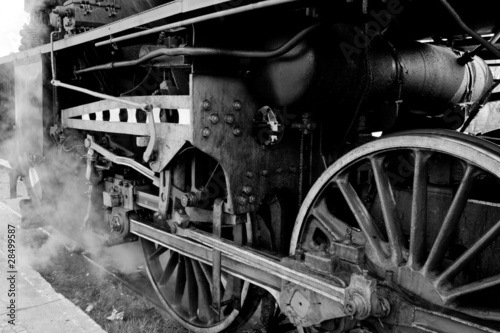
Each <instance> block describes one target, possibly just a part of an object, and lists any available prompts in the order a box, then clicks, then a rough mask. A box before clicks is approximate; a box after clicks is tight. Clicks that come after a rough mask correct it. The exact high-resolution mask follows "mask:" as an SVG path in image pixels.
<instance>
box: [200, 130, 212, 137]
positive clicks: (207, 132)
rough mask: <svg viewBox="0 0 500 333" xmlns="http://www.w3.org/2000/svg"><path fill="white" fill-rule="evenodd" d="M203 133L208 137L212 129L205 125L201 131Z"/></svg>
mask: <svg viewBox="0 0 500 333" xmlns="http://www.w3.org/2000/svg"><path fill="white" fill-rule="evenodd" d="M201 134H202V135H203V137H204V138H207V137H209V136H210V134H211V132H210V129H209V128H208V127H205V128H204V129H203V132H202V133H201Z"/></svg>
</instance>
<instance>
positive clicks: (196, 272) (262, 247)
mask: <svg viewBox="0 0 500 333" xmlns="http://www.w3.org/2000/svg"><path fill="white" fill-rule="evenodd" d="M25 6H26V8H27V9H29V10H30V11H31V21H30V24H29V25H27V26H25V27H24V29H23V31H22V32H21V34H22V36H23V40H22V47H21V49H22V51H21V52H19V53H16V54H13V55H10V56H7V57H4V58H0V69H1V71H2V73H3V76H4V78H5V79H4V81H5V84H3V85H2V90H3V91H4V92H8V93H4V94H2V95H1V97H2V100H3V103H7V101H8V100H9V101H10V100H11V99H13V100H14V105H15V120H16V142H15V146H16V151H17V157H18V161H19V165H20V169H21V171H22V173H23V174H24V176H25V177H24V181H25V183H26V186H27V189H28V192H29V195H30V200H31V206H32V207H33V209H34V210H35V211H36V212H37V214H40V215H42V216H43V217H44V218H45V219H46V220H47V221H49V222H50V223H52V224H54V225H55V226H57V227H58V228H59V229H61V230H62V231H63V232H65V233H67V234H69V235H71V236H72V237H74V238H77V239H78V240H80V241H81V242H85V241H86V240H88V237H89V236H88V235H89V234H91V235H92V237H93V239H97V240H99V242H100V243H101V244H103V245H105V246H116V245H118V244H123V243H127V242H136V241H138V242H140V244H141V246H142V249H143V252H144V258H145V263H146V268H147V273H148V275H149V278H150V280H151V283H152V285H153V287H154V289H155V291H156V293H157V295H158V296H159V298H160V300H161V302H162V304H163V306H164V308H165V310H166V311H167V312H168V313H169V314H170V315H171V316H172V317H173V318H175V319H176V320H178V321H179V322H180V323H182V324H183V325H184V326H185V327H186V328H188V329H189V330H191V331H194V332H204V333H208V332H210V333H212V332H222V331H229V332H230V331H238V330H239V329H240V328H241V327H242V326H243V325H244V324H245V323H246V322H247V321H248V320H249V318H250V317H251V316H252V315H253V314H254V313H255V311H256V309H257V308H258V307H259V304H260V303H261V299H262V297H263V295H264V294H270V295H272V297H273V298H274V300H275V303H276V308H277V309H279V311H280V312H281V313H282V314H284V315H285V316H284V317H285V318H286V319H285V320H284V324H283V325H282V328H283V329H285V327H290V326H291V327H294V328H293V329H294V330H297V331H298V332H372V333H385V332H441V333H445V332H497V331H500V324H499V321H500V302H499V300H498V298H496V297H489V295H496V294H497V293H498V292H499V291H500V289H499V288H500V286H499V285H500V255H499V253H500V251H499V243H498V242H497V238H498V236H499V235H500V196H499V193H500V146H499V143H500V136H499V133H500V117H499V116H498V115H497V113H498V104H497V102H496V101H497V100H498V96H497V94H498V93H497V90H496V87H497V85H498V83H499V82H500V81H498V79H499V77H498V76H499V74H500V73H498V71H497V70H496V69H497V66H498V64H499V62H498V61H499V60H500V48H499V47H498V46H499V45H498V44H497V41H498V40H499V39H500V32H499V30H498V29H499V28H500V22H499V20H498V18H497V17H496V15H495V12H496V9H497V7H498V5H497V3H496V2H495V1H491V0H478V1H476V2H475V3H474V4H470V3H463V2H459V1H452V0H424V1H411V0H338V1H330V2H325V1H313V0H260V1H253V0H247V1H243V0H232V1H224V0H212V1H201V0H174V1H159V0H150V1H142V2H131V1H120V0H102V1H99V0H88V1H78V0H69V1H65V2H64V1H62V0H53V1H26V2H25ZM5 105H7V104H5ZM4 112H7V111H6V110H4ZM92 244H95V242H92Z"/></svg>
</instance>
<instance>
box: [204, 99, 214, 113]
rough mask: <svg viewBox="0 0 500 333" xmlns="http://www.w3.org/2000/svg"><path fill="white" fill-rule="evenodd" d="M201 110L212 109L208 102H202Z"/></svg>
mask: <svg viewBox="0 0 500 333" xmlns="http://www.w3.org/2000/svg"><path fill="white" fill-rule="evenodd" d="M202 107H203V110H205V111H208V110H210V109H211V108H212V104H210V101H209V100H207V99H206V100H204V101H203V104H202Z"/></svg>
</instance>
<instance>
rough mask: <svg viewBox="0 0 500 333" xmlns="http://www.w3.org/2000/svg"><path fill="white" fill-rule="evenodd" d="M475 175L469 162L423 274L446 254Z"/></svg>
mask: <svg viewBox="0 0 500 333" xmlns="http://www.w3.org/2000/svg"><path fill="white" fill-rule="evenodd" d="M475 175H476V168H475V167H474V166H472V165H470V164H467V167H466V169H465V174H464V177H463V178H462V181H461V182H460V186H459V187H458V190H457V193H456V194H455V197H454V198H453V201H452V203H451V205H450V208H449V209H448V212H447V213H446V216H445V218H444V222H443V225H442V226H441V229H440V230H439V234H438V236H437V238H436V241H435V242H434V245H433V246H432V249H431V252H430V253H429V257H428V258H427V261H426V263H425V266H424V272H425V274H427V273H429V272H431V271H434V270H436V269H437V268H438V267H439V264H440V263H441V262H442V260H443V259H444V256H445V254H446V250H447V249H448V246H449V243H450V241H451V238H452V236H453V232H454V231H455V229H456V227H457V225H458V222H459V221H460V217H461V216H462V213H463V211H464V209H465V206H466V204H467V199H468V197H469V191H470V190H471V188H472V185H473V184H474V179H475Z"/></svg>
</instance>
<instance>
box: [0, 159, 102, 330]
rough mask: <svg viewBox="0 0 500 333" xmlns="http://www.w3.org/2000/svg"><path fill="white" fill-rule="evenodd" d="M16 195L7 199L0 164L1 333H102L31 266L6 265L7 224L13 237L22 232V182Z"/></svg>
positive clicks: (23, 195) (7, 186)
mask: <svg viewBox="0 0 500 333" xmlns="http://www.w3.org/2000/svg"><path fill="white" fill-rule="evenodd" d="M0 162H3V161H2V160H0ZM2 164H4V163H0V165H2ZM18 194H20V196H19V197H18V198H17V199H8V198H9V178H8V174H7V169H6V168H3V167H2V166H0V333H8V332H9V333H10V332H17V333H45V332H47V333H48V332H50V333H59V332H60V333H68V332H70V333H84V332H85V333H104V332H105V331H104V330H103V329H102V328H101V327H100V326H99V325H97V324H96V323H95V322H94V321H93V320H92V319H91V318H90V317H89V316H88V315H87V314H86V313H85V312H84V311H82V310H81V309H80V308H79V307H77V306H76V305H74V304H73V303H71V302H70V301H69V300H68V299H66V298H65V297H64V296H62V295H61V294H59V293H57V292H56V291H55V290H54V289H53V288H52V287H51V286H50V284H49V283H48V282H47V281H45V280H44V279H43V278H42V277H41V276H40V274H38V272H36V271H35V270H33V269H32V268H31V267H29V266H27V265H26V264H24V265H23V263H22V262H19V261H16V263H15V264H16V266H15V268H14V269H13V270H12V269H11V268H10V267H9V264H10V263H8V247H7V246H8V243H7V235H8V234H9V233H8V225H14V226H16V229H15V233H14V234H15V235H16V238H18V239H19V234H20V233H21V232H22V230H21V229H19V225H20V214H19V201H20V200H21V199H22V198H26V190H25V189H24V185H23V184H22V183H21V182H18ZM16 246H19V244H18V243H17V244H16ZM10 271H14V272H15V273H9V272H10ZM11 275H14V276H15V283H14V285H15V297H13V295H12V294H10V295H9V289H11V283H10V281H9V280H8V278H9V277H11ZM11 296H12V297H11ZM11 299H15V305H16V311H15V321H14V323H15V325H12V324H10V323H9V320H11V318H10V317H9V316H8V315H9V312H10V310H9V309H8V308H7V307H8V306H9V304H10V302H11Z"/></svg>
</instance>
